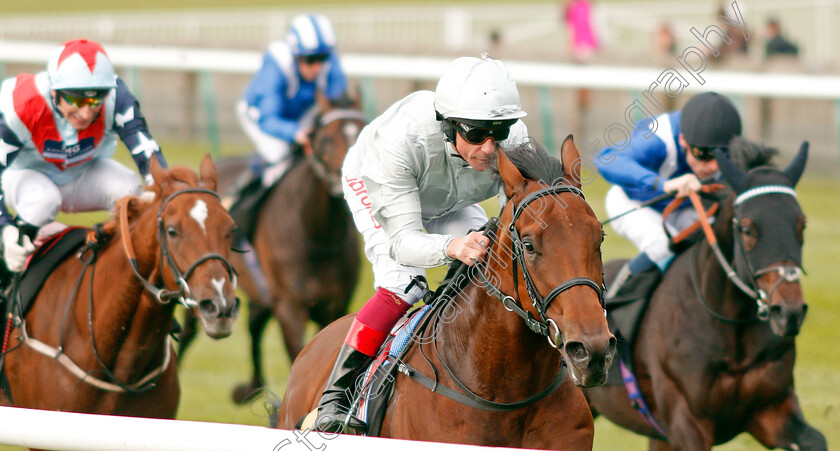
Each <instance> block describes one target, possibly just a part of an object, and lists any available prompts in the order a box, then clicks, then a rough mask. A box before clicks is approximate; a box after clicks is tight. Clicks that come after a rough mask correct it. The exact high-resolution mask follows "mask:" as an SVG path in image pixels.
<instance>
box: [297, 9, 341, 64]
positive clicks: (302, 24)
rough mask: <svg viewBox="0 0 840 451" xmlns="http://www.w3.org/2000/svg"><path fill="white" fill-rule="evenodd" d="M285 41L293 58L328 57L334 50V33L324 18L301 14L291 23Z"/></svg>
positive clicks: (327, 20)
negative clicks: (308, 56)
mask: <svg viewBox="0 0 840 451" xmlns="http://www.w3.org/2000/svg"><path fill="white" fill-rule="evenodd" d="M286 41H287V42H288V44H289V47H291V49H292V54H294V55H295V56H307V55H329V54H331V53H332V51H333V49H334V48H335V31H334V30H333V27H332V24H331V23H330V20H329V19H327V18H326V17H324V16H322V15H316V14H303V15H300V16H297V17H295V19H294V20H293V21H292V26H291V27H289V34H288V35H287V36H286Z"/></svg>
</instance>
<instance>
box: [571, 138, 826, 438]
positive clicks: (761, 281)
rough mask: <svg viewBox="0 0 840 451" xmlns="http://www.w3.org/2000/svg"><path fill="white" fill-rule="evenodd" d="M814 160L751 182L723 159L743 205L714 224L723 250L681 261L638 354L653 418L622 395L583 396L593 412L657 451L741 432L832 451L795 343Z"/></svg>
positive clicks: (733, 197)
mask: <svg viewBox="0 0 840 451" xmlns="http://www.w3.org/2000/svg"><path fill="white" fill-rule="evenodd" d="M807 150H808V146H807V143H805V144H803V145H802V148H801V149H800V151H799V153H798V154H797V156H796V158H795V159H794V161H793V162H792V163H791V164H790V166H789V167H788V168H787V169H785V170H784V171H779V170H777V169H773V168H770V167H758V168H753V169H750V170H749V172H745V171H744V170H742V169H740V168H738V167H737V166H735V165H734V164H732V162H731V161H730V160H729V159H728V158H727V157H726V156H725V155H724V154H722V153H720V152H719V153H718V155H717V156H716V157H717V160H718V164H719V166H720V169H721V172H722V173H723V175H724V177H725V179H726V181H727V182H728V183H729V185H730V186H731V187H732V189H733V190H734V194H732V193H730V195H729V197H728V198H727V199H726V200H725V201H723V202H722V203H721V211H720V212H719V213H718V215H717V219H716V220H715V223H714V226H713V233H714V237H715V238H716V240H717V244H710V240H709V239H704V240H702V241H700V242H697V243H695V244H694V245H693V246H692V247H691V248H689V249H688V250H687V251H686V252H684V253H682V254H680V255H679V256H678V257H677V258H676V259H675V260H674V262H673V264H672V265H671V267H670V268H669V269H668V271H667V272H666V273H665V276H664V278H663V280H662V282H661V284H660V285H659V286H658V287H657V289H656V291H655V292H654V293H653V295H652V296H653V297H652V298H651V301H650V304H649V306H648V309H647V311H646V312H645V314H644V318H643V320H642V322H641V324H640V325H639V331H638V333H637V339H636V341H635V343H634V346H633V350H632V351H633V352H632V355H633V362H632V363H633V368H634V370H635V373H636V376H637V379H638V383H639V387H640V389H641V393H642V394H643V395H644V399H645V401H646V403H645V404H647V406H648V408H649V409H650V411H651V413H652V416H653V418H652V419H651V420H647V421H646V420H645V419H644V418H643V417H642V415H641V414H640V413H639V412H637V411H636V410H635V409H634V408H633V407H632V405H631V403H630V402H629V400H628V396H627V391H626V389H625V387H622V386H604V387H598V388H593V389H587V390H585V392H586V395H587V398H588V399H589V401H590V403H591V405H592V408H593V412H597V413H599V414H601V415H604V416H605V417H607V418H609V419H610V420H611V421H614V422H615V423H617V424H618V425H619V426H622V427H625V428H627V429H630V430H632V431H635V432H637V433H640V434H644V435H647V436H649V437H651V440H650V448H651V449H655V450H669V449H680V450H708V449H711V447H712V446H713V445H716V444H720V443H724V442H727V441H729V440H731V439H732V438H733V437H735V436H736V435H738V434H740V433H742V432H749V433H750V434H752V435H753V437H755V438H756V439H757V440H758V441H759V442H761V444H763V445H764V446H766V447H768V448H784V449H801V450H825V449H826V441H825V438H824V437H823V436H822V434H820V432H819V431H817V430H816V429H814V428H813V427H812V426H810V425H809V424H808V423H807V422H806V421H805V418H804V416H803V415H802V411H801V410H800V407H799V402H798V400H797V397H796V393H795V392H794V387H793V366H794V361H795V355H796V348H795V341H794V340H795V338H796V335H797V334H798V333H799V330H800V327H801V325H802V322H803V321H804V319H805V312H806V310H807V304H806V303H805V301H804V299H803V296H802V288H801V286H800V283H799V276H800V274H801V272H802V271H801V267H802V257H801V256H802V239H803V230H804V228H805V216H804V214H803V213H802V210H801V208H800V207H799V204H798V203H797V200H796V194H795V192H794V187H795V186H796V183H797V181H798V180H799V177H800V176H801V175H802V172H803V170H804V168H805V162H806V160H807V156H808V152H807ZM715 238H713V239H712V241H714V239H715ZM607 266H608V267H609V266H613V265H607ZM733 267H734V270H732V269H731V268H733ZM613 277H614V276H613ZM657 429H659V431H657Z"/></svg>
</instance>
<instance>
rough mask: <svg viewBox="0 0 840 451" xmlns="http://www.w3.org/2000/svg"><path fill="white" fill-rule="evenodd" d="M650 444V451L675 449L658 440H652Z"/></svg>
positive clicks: (671, 450)
mask: <svg viewBox="0 0 840 451" xmlns="http://www.w3.org/2000/svg"><path fill="white" fill-rule="evenodd" d="M648 443H649V444H648V449H649V450H650V451H673V449H674V447H673V446H671V445H670V444H669V443H668V442H664V441H662V440H657V439H655V438H651V439H650V441H649V442H648Z"/></svg>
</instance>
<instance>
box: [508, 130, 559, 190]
mask: <svg viewBox="0 0 840 451" xmlns="http://www.w3.org/2000/svg"><path fill="white" fill-rule="evenodd" d="M505 154H506V155H507V157H508V159H510V161H511V163H513V164H514V166H516V168H517V169H519V172H520V173H521V174H522V176H523V177H525V178H526V179H528V180H541V181H543V182H545V183H546V184H548V185H554V184H555V183H557V182H559V181H560V179H562V178H563V162H561V161H560V160H558V159H557V158H554V157H552V156H551V155H549V154H548V151H547V150H546V149H545V147H543V146H542V145H541V144H540V143H538V142H537V141H536V140H534V139H531V140H529V141H528V142H526V143H523V144H520V145H518V146H516V147H514V148H513V149H511V150H508V151H507V152H505Z"/></svg>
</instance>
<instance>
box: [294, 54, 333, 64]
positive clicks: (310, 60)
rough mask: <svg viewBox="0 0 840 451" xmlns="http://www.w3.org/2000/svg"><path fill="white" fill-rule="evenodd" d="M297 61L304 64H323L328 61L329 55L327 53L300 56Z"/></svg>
mask: <svg viewBox="0 0 840 451" xmlns="http://www.w3.org/2000/svg"><path fill="white" fill-rule="evenodd" d="M298 59H299V60H300V61H302V62H303V63H304V64H315V63H323V62H325V61H326V60H328V59H330V55H329V54H327V53H316V54H314V55H301V56H299V57H298Z"/></svg>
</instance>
